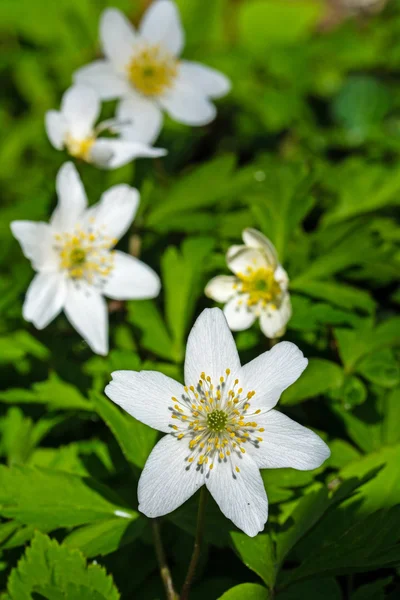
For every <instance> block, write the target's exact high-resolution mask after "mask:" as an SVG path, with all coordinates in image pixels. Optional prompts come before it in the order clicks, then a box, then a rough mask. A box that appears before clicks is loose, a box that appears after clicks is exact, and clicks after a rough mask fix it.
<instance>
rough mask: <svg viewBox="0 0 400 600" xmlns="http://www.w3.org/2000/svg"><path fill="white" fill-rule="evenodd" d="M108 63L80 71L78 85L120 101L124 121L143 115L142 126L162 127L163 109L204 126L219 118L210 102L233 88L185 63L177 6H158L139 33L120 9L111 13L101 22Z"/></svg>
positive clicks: (160, 1)
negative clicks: (88, 87) (182, 53)
mask: <svg viewBox="0 0 400 600" xmlns="http://www.w3.org/2000/svg"><path fill="white" fill-rule="evenodd" d="M100 40H101V45H102V48H103V53H104V55H105V59H103V60H96V61H94V62H93V63H91V64H89V65H86V66H85V67H82V68H81V69H78V71H77V72H76V73H75V81H76V82H78V83H83V84H85V85H89V86H91V87H93V88H94V89H95V90H96V91H97V92H98V94H99V95H100V97H101V98H102V99H104V100H112V99H116V98H121V99H122V101H121V104H120V107H119V110H118V114H119V116H123V118H126V117H130V116H132V118H134V116H135V115H137V114H139V115H140V118H141V119H142V121H143V122H146V123H147V122H150V123H156V124H158V126H159V127H161V124H162V111H163V110H165V111H166V112H167V113H168V114H169V115H170V116H171V117H172V118H173V119H175V120H176V121H179V122H180V123H184V124H187V125H205V124H207V123H209V122H211V121H212V120H213V119H214V118H215V116H216V108H215V106H214V104H213V103H212V102H211V99H213V98H220V97H221V96H224V95H225V94H227V93H228V92H229V90H230V81H229V79H228V78H227V77H225V75H223V74H222V73H219V72H218V71H216V70H215V69H212V68H210V67H207V66H205V65H202V64H200V63H197V62H192V61H188V60H183V59H180V58H179V55H180V53H181V51H182V49H183V46H184V32H183V29H182V25H181V22H180V17H179V13H178V9H177V7H176V4H175V3H174V2H172V1H171V0H156V1H155V2H153V3H152V4H151V5H150V7H149V9H148V10H147V12H146V13H145V15H144V16H143V19H142V21H141V23H140V27H139V29H138V31H135V29H134V27H133V26H132V24H131V23H130V22H129V21H128V19H127V18H126V17H125V16H124V15H123V14H122V13H121V12H120V11H119V10H117V9H115V8H109V9H106V10H105V11H104V12H103V14H102V17H101V22H100Z"/></svg>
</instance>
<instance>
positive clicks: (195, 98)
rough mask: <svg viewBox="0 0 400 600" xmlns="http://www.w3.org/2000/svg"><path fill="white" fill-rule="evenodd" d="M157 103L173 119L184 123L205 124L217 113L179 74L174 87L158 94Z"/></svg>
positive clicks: (204, 97) (203, 96) (212, 105)
mask: <svg viewBox="0 0 400 600" xmlns="http://www.w3.org/2000/svg"><path fill="white" fill-rule="evenodd" d="M159 103H160V105H161V106H162V107H163V108H164V109H165V110H166V111H167V112H168V114H169V115H170V116H171V117H172V118H173V119H175V120H176V121H178V122H179V123H184V124H185V125H194V126H201V125H207V124H208V123H211V121H213V120H214V119H215V117H216V114H217V109H216V108H215V106H214V104H212V103H211V102H210V101H209V100H208V99H207V98H206V96H205V95H204V94H202V93H200V92H199V91H198V90H197V89H196V88H194V87H193V86H191V85H188V84H187V82H185V81H184V80H183V79H182V77H179V76H178V78H177V80H176V81H175V84H174V87H173V88H171V90H169V91H168V92H167V93H165V94H164V95H163V96H160V98H159Z"/></svg>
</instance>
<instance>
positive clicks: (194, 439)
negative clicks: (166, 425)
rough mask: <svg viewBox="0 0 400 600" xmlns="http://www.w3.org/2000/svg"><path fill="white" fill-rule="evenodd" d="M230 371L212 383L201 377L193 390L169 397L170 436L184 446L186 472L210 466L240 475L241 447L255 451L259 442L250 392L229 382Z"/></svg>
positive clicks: (260, 439) (259, 430)
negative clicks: (218, 465)
mask: <svg viewBox="0 0 400 600" xmlns="http://www.w3.org/2000/svg"><path fill="white" fill-rule="evenodd" d="M232 379H233V377H232V375H231V371H230V369H226V371H225V373H224V376H222V377H220V378H219V380H218V382H216V383H214V382H213V381H212V380H211V378H210V377H209V376H207V375H206V374H205V373H201V375H200V379H199V381H198V383H197V385H196V386H194V385H191V386H190V387H185V388H184V394H182V396H181V397H180V398H179V399H178V398H175V397H174V396H173V397H172V405H171V406H170V407H169V409H170V411H171V419H172V423H171V425H170V427H171V429H172V433H173V434H174V435H175V436H176V437H177V438H178V440H182V443H187V445H188V455H187V457H186V462H187V467H186V468H187V469H189V468H190V466H191V464H192V463H193V464H195V465H196V468H197V469H201V470H203V469H207V468H208V469H212V468H213V467H214V463H215V462H216V461H218V462H225V463H229V466H230V468H231V470H232V475H233V477H237V473H239V472H240V467H239V466H238V464H237V463H238V462H239V460H240V459H241V458H242V455H243V454H245V453H246V449H245V447H244V446H245V445H246V444H247V445H248V444H252V445H253V446H254V447H258V445H259V444H260V442H262V441H263V438H262V437H259V432H262V431H264V429H263V428H262V427H258V425H257V422H256V420H255V419H256V418H257V415H259V414H260V413H261V410H260V409H258V410H256V411H253V410H252V409H251V399H252V398H253V396H254V395H255V392H254V391H249V392H247V393H244V392H243V389H242V388H241V387H239V380H238V379H235V380H234V381H233V380H232Z"/></svg>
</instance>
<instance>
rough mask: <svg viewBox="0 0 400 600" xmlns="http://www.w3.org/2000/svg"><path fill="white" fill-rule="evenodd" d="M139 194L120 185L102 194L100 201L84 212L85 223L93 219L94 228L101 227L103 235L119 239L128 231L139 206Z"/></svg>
mask: <svg viewBox="0 0 400 600" xmlns="http://www.w3.org/2000/svg"><path fill="white" fill-rule="evenodd" d="M139 200H140V196H139V192H138V191H137V190H136V189H135V188H133V187H131V186H130V185H127V184H126V183H120V184H119V185H114V186H113V187H111V188H110V189H109V190H107V191H106V192H104V194H102V196H101V198H100V201H99V202H97V204H95V205H94V206H91V207H90V208H89V210H87V211H86V215H85V218H86V221H87V222H90V221H91V220H92V219H94V227H95V228H96V229H97V228H98V227H103V228H104V231H105V233H106V234H107V235H108V236H110V237H112V238H116V239H119V238H121V237H122V236H123V235H124V233H126V231H127V230H128V229H129V226H130V224H131V223H132V221H133V219H134V217H135V215H136V211H137V209H138V206H139Z"/></svg>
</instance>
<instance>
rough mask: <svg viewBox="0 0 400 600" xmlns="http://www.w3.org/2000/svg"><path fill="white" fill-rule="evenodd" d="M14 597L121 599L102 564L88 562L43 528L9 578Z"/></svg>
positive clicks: (16, 599)
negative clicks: (44, 533) (60, 543)
mask: <svg viewBox="0 0 400 600" xmlns="http://www.w3.org/2000/svg"><path fill="white" fill-rule="evenodd" d="M7 591H8V594H9V596H10V599H11V600H33V598H35V597H36V595H37V594H42V596H44V598H48V599H49V600H53V599H54V600H77V598H79V600H119V598H120V595H119V593H118V590H117V588H116V587H115V585H114V582H113V580H112V578H111V577H110V576H109V575H107V574H106V571H105V570H104V569H103V567H101V566H100V565H98V564H94V563H93V564H90V565H87V564H86V561H85V559H84V557H83V555H82V554H81V553H80V552H78V551H77V550H72V549H70V548H68V547H67V546H63V545H59V544H58V543H57V542H56V541H55V540H51V539H50V538H49V537H48V536H46V535H43V534H41V533H39V532H37V533H36V534H35V537H34V538H33V540H32V543H31V545H30V547H29V548H28V549H27V551H26V553H25V555H24V556H23V557H22V559H21V560H20V562H19V563H18V566H17V567H16V568H15V569H13V571H12V572H11V574H10V578H9V580H8V587H7Z"/></svg>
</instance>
